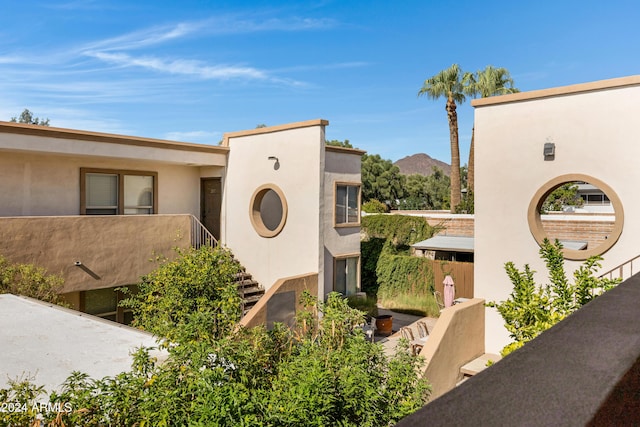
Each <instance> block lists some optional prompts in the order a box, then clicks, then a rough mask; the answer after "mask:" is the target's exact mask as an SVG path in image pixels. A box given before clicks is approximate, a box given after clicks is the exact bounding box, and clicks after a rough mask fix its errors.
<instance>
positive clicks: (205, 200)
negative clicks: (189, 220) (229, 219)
mask: <svg viewBox="0 0 640 427" xmlns="http://www.w3.org/2000/svg"><path fill="white" fill-rule="evenodd" d="M200 195H201V196H200V206H201V212H200V220H201V221H202V224H203V225H204V226H205V228H206V229H207V230H209V232H210V233H211V234H213V237H215V238H216V240H220V211H221V210H222V179H221V178H201V179H200Z"/></svg>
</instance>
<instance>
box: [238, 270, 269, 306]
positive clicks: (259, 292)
mask: <svg viewBox="0 0 640 427" xmlns="http://www.w3.org/2000/svg"><path fill="white" fill-rule="evenodd" d="M235 282H236V286H237V287H238V295H239V296H240V298H242V316H244V315H246V314H247V312H248V311H249V310H251V308H252V307H253V306H254V305H256V303H257V302H258V301H259V300H260V298H262V296H263V295H264V288H263V287H262V286H260V284H259V283H258V282H256V281H255V280H253V277H251V274H249V273H247V272H246V271H244V270H243V271H241V272H240V273H238V274H236V279H235Z"/></svg>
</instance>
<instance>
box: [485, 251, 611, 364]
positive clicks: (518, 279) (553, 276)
mask: <svg viewBox="0 0 640 427" xmlns="http://www.w3.org/2000/svg"><path fill="white" fill-rule="evenodd" d="M540 256H541V257H542V259H543V260H544V261H545V265H546V266H547V270H548V273H549V281H550V283H549V284H546V285H541V286H538V285H536V283H535V280H534V277H533V275H534V273H535V271H533V270H531V269H530V268H529V265H528V264H527V265H525V266H524V270H522V271H520V270H518V269H517V268H516V267H515V265H514V264H513V263H512V262H508V263H506V264H505V270H506V272H507V275H508V276H509V279H510V280H511V282H512V283H513V291H512V292H511V295H510V296H509V299H507V300H506V301H502V302H501V303H496V302H489V303H487V305H488V306H489V307H495V308H496V309H497V310H498V312H499V313H500V315H501V316H502V318H503V319H504V321H505V327H506V328H507V330H508V331H509V334H510V336H511V338H513V339H514V342H513V343H511V344H509V345H507V346H506V347H505V348H504V349H502V351H501V353H502V355H503V356H506V355H507V354H509V353H511V352H512V351H514V350H516V349H518V348H520V347H522V346H523V345H524V344H525V343H526V342H528V341H531V340H532V339H534V338H535V337H537V336H538V335H540V334H541V333H542V332H543V331H545V330H547V329H549V328H550V327H551V326H553V325H555V324H556V323H558V322H559V321H561V320H562V319H564V318H565V317H567V316H568V315H569V314H571V313H573V312H574V311H576V310H577V309H579V308H580V307H582V306H583V305H584V304H586V303H588V302H589V301H591V300H592V299H594V298H596V297H597V296H598V295H600V294H602V293H603V292H605V291H607V290H609V289H611V288H612V287H614V286H615V285H617V284H618V283H620V280H619V279H613V280H612V279H607V278H598V277H596V276H595V273H596V272H597V270H598V269H599V268H600V267H601V265H600V263H599V261H601V260H602V258H601V257H599V256H594V257H591V258H589V259H587V260H586V261H585V262H584V263H583V264H582V265H581V266H580V268H578V269H577V270H576V271H575V272H574V273H573V277H574V283H573V284H571V283H569V280H568V279H567V276H566V273H565V271H564V257H563V255H562V244H561V243H560V242H559V241H557V240H556V241H555V243H551V242H550V241H549V240H548V239H545V240H544V242H543V244H542V247H541V248H540Z"/></svg>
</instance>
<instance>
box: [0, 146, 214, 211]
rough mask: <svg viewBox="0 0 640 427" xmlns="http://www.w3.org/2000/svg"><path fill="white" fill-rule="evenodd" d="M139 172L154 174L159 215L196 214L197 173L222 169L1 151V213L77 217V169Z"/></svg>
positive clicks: (198, 174)
mask: <svg viewBox="0 0 640 427" xmlns="http://www.w3.org/2000/svg"><path fill="white" fill-rule="evenodd" d="M86 167H90V168H104V169H124V170H142V171H151V172H157V173H158V211H159V212H158V213H161V214H162V213H165V214H180V213H189V214H192V215H195V216H196V217H199V216H200V177H201V176H203V175H204V176H216V173H218V174H220V173H221V172H219V171H221V170H222V168H221V167H209V168H206V169H204V168H203V169H204V170H203V171H201V170H200V168H198V167H195V166H182V165H174V164H167V163H158V162H151V161H147V160H136V161H133V160H127V159H109V158H100V157H79V156H66V155H65V156H63V155H52V154H49V155H45V154H41V153H24V152H8V151H0V216H22V215H78V214H79V213H80V168H86Z"/></svg>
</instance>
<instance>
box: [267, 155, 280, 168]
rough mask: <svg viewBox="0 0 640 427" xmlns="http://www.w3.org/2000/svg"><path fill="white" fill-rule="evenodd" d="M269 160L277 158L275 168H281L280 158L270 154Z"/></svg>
mask: <svg viewBox="0 0 640 427" xmlns="http://www.w3.org/2000/svg"><path fill="white" fill-rule="evenodd" d="M269 160H275V161H276V162H275V163H274V164H273V170H278V169H280V160H278V158H277V157H276V156H269Z"/></svg>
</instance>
